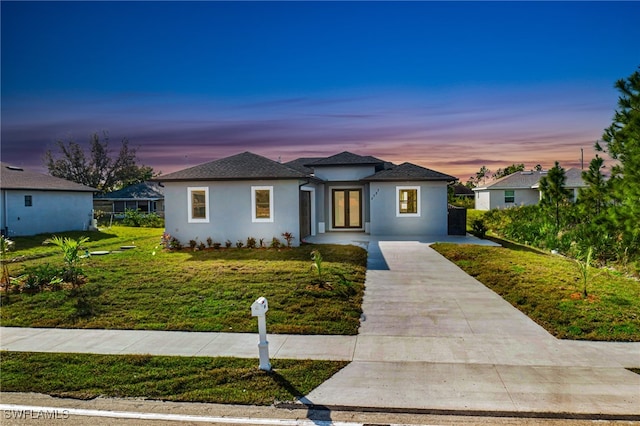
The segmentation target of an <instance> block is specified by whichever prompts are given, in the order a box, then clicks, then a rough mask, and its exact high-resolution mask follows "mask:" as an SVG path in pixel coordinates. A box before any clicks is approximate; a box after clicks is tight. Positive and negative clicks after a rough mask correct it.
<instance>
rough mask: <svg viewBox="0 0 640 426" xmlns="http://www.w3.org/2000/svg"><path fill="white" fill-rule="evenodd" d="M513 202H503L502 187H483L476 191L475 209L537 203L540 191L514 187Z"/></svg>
mask: <svg viewBox="0 0 640 426" xmlns="http://www.w3.org/2000/svg"><path fill="white" fill-rule="evenodd" d="M513 191H514V202H513V203H505V202H504V192H505V190H504V189H485V190H480V191H476V195H475V197H476V198H475V200H476V206H475V207H476V210H491V209H505V208H509V207H516V206H530V205H534V204H538V202H539V201H540V193H539V192H538V190H537V189H527V188H519V189H514V190H513Z"/></svg>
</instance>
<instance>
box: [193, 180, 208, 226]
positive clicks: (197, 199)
mask: <svg viewBox="0 0 640 426" xmlns="http://www.w3.org/2000/svg"><path fill="white" fill-rule="evenodd" d="M188 191H189V203H188V204H189V212H188V215H189V216H188V221H189V222H190V223H197V222H205V223H207V222H209V208H208V206H209V188H188Z"/></svg>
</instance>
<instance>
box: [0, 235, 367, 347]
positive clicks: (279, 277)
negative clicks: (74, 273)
mask: <svg viewBox="0 0 640 426" xmlns="http://www.w3.org/2000/svg"><path fill="white" fill-rule="evenodd" d="M76 234H77V233H75V234H72V236H73V237H74V238H75V237H78V236H79V235H80V234H77V235H76ZM82 235H86V236H88V237H89V238H90V240H89V241H88V242H87V243H86V246H87V248H86V251H88V252H91V251H94V252H95V251H109V252H110V254H108V255H101V256H90V257H87V258H86V259H83V260H82V261H81V262H80V264H79V268H80V269H81V274H82V277H83V282H84V284H82V285H80V286H77V287H76V288H69V287H68V286H61V289H58V290H55V291H51V290H50V289H46V288H45V289H44V291H41V292H38V293H36V294H27V293H19V294H11V293H9V294H6V293H3V294H2V313H1V319H2V325H3V326H17V327H64V328H106V329H148V330H187V331H234V332H255V331H256V328H257V325H256V321H255V318H252V317H251V311H250V306H251V303H252V302H253V301H254V300H255V299H257V298H258V297H261V296H264V297H266V298H267V299H268V301H269V312H268V313H267V323H268V331H269V332H270V333H295V334H349V335H354V334H357V331H358V327H359V319H360V314H361V304H362V296H363V292H364V279H365V272H366V257H367V254H366V251H365V250H363V249H361V248H358V247H354V246H340V245H305V244H303V245H301V246H300V247H294V248H286V247H283V248H279V249H267V248H254V249H249V248H228V249H227V248H219V249H214V248H208V247H207V248H205V249H203V250H202V249H191V248H184V249H181V250H174V251H168V250H165V249H163V247H162V246H160V242H161V237H162V231H161V230H159V229H145V228H126V227H113V228H110V229H107V230H105V231H104V232H87V233H82ZM48 237H50V236H49V235H47V236H36V237H29V238H25V239H22V238H17V239H16V241H15V250H14V251H12V252H10V253H9V257H10V258H13V259H18V261H15V262H11V263H10V264H9V270H10V274H11V275H12V276H14V277H15V276H19V275H20V274H21V273H23V271H24V269H25V267H26V268H29V267H37V266H43V265H58V266H62V259H61V255H60V254H59V252H58V251H56V249H55V247H51V246H42V241H44V240H45V239H46V238H48ZM125 245H126V246H135V248H129V249H127V250H122V249H121V247H122V246H125ZM313 250H319V251H320V252H321V254H322V259H323V264H322V271H323V272H322V275H320V274H319V273H318V270H317V268H314V267H313V262H312V259H311V252H312V251H313Z"/></svg>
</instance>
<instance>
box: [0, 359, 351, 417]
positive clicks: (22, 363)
mask: <svg viewBox="0 0 640 426" xmlns="http://www.w3.org/2000/svg"><path fill="white" fill-rule="evenodd" d="M0 355H1V357H0V369H1V370H2V379H1V388H2V391H3V392H36V393H42V394H48V395H52V396H56V397H64V398H77V399H92V398H96V397H98V396H104V397H114V398H145V399H155V400H166V401H185V402H209V403H217V404H251V405H270V404H274V403H277V402H289V401H293V400H295V399H296V398H299V397H301V396H304V395H307V394H308V393H309V392H311V391H312V390H313V389H314V388H316V387H317V386H319V385H320V384H321V383H323V382H324V381H326V380H328V379H329V378H330V377H331V376H332V375H334V374H335V373H336V372H338V371H339V370H340V369H341V368H343V367H344V366H345V365H347V362H336V361H299V360H274V361H273V370H272V371H270V372H265V371H262V370H259V369H258V361H257V360H254V359H240V358H207V357H168V356H150V355H95V354H59V353H30V352H2V353H1V354H0Z"/></svg>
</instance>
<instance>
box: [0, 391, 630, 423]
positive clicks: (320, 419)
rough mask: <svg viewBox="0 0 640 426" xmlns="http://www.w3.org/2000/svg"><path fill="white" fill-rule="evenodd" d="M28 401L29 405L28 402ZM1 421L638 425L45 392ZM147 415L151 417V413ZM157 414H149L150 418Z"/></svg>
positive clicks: (26, 398)
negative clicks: (78, 397)
mask: <svg viewBox="0 0 640 426" xmlns="http://www.w3.org/2000/svg"><path fill="white" fill-rule="evenodd" d="M27 407H28V408H27ZM0 416H1V417H0V424H2V425H3V426H4V425H7V426H8V425H39V424H41V425H51V424H60V425H64V426H67V425H69V426H71V425H83V426H84V425H91V426H103V425H104V426H106V425H141V426H146V425H149V426H158V425H176V424H179V425H202V424H215V425H256V426H258V425H260V426H262V425H280V426H286V425H300V426H307V425H309V426H314V425H316V426H325V425H327V426H328V425H330V424H335V425H336V426H340V425H343V426H357V425H461V426H472V425H524V426H528V425H544V426H555V425H563V426H586V425H589V426H595V425H597V426H601V425H632V424H635V425H638V424H639V423H633V422H629V421H624V420H618V421H608V420H587V419H544V418H525V417H520V418H514V417H491V416H464V415H433V414H412V413H385V412H377V413H371V412H369V413H367V412H358V411H328V410H318V411H313V410H308V409H306V408H301V409H283V408H276V407H256V406H237V405H218V404H202V403H175V402H162V401H146V400H132V399H111V398H96V399H93V400H88V401H81V400H74V399H63V398H53V397H50V396H48V395H40V394H21V393H0ZM145 417H146V418H147V419H145ZM150 417H151V418H153V419H149V418H150Z"/></svg>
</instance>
